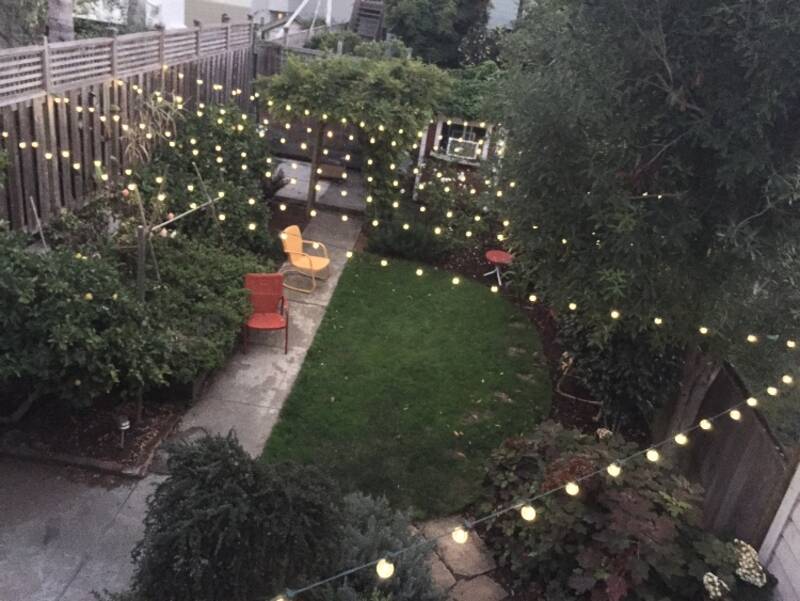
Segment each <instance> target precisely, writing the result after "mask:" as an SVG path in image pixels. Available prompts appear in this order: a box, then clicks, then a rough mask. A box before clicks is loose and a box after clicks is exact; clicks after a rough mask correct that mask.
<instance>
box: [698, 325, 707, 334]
mask: <svg viewBox="0 0 800 601" xmlns="http://www.w3.org/2000/svg"><path fill="white" fill-rule="evenodd" d="M697 331H698V332H700V333H701V334H702V335H703V336H705V335H706V334H708V328H707V327H706V326H700V327H699V328H697Z"/></svg>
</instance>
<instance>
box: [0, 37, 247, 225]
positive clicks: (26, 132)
mask: <svg viewBox="0 0 800 601" xmlns="http://www.w3.org/2000/svg"><path fill="white" fill-rule="evenodd" d="M252 78H253V56H252V26H251V24H250V23H242V24H227V25H221V26H215V27H207V28H206V27H203V28H189V29H181V30H175V31H154V32H145V33H135V34H130V35H124V36H118V37H113V38H95V39H88V40H80V41H75V42H63V43H58V44H47V45H44V46H28V47H24V48H13V49H9V50H3V51H0V135H2V139H1V140H0V142H2V148H3V150H5V151H6V154H7V161H8V167H7V171H6V178H5V183H4V185H3V187H2V188H0V220H5V221H7V222H9V223H10V225H11V227H12V229H21V230H28V231H34V230H35V229H36V228H37V223H36V219H37V214H38V218H39V219H40V220H41V221H42V223H46V222H47V221H49V220H50V219H51V218H52V217H53V216H54V215H57V214H58V213H59V212H60V211H61V210H62V209H74V208H77V207H80V206H81V205H82V204H83V203H84V202H85V201H86V198H87V197H88V195H89V194H90V193H91V192H92V191H93V190H94V189H95V187H96V185H97V181H96V177H95V172H96V168H98V167H99V168H100V169H101V170H102V171H103V172H104V173H107V174H109V175H110V176H111V177H116V176H117V175H118V174H119V172H120V171H121V170H122V169H123V168H124V167H125V159H124V154H125V153H124V149H125V145H126V143H127V140H128V139H129V136H128V135H127V134H126V132H127V131H129V130H130V128H132V127H140V124H143V126H144V127H145V128H146V127H147V126H148V124H147V123H143V122H144V121H145V120H146V119H145V117H144V115H145V113H144V111H143V109H144V108H145V102H148V101H149V100H152V96H153V95H154V94H155V93H156V92H158V93H160V94H161V95H162V97H165V98H168V99H171V100H178V99H180V101H181V103H182V104H183V106H184V107H185V108H186V109H193V108H195V107H196V106H197V105H198V104H199V103H213V102H223V101H230V100H234V101H237V102H239V103H240V104H241V105H242V106H244V105H245V104H246V103H248V102H249V100H248V98H249V95H250V83H251V80H252ZM34 208H35V211H34Z"/></svg>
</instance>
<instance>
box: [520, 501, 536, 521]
mask: <svg viewBox="0 0 800 601" xmlns="http://www.w3.org/2000/svg"><path fill="white" fill-rule="evenodd" d="M519 514H520V516H521V517H522V519H523V520H525V521H526V522H532V521H533V520H535V519H536V509H534V508H533V506H531V505H523V506H522V507H520V509H519Z"/></svg>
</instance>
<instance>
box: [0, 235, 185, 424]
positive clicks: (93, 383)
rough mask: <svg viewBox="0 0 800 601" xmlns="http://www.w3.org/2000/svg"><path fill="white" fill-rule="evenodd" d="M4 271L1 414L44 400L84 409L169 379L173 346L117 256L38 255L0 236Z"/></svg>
mask: <svg viewBox="0 0 800 601" xmlns="http://www.w3.org/2000/svg"><path fill="white" fill-rule="evenodd" d="M0 274H2V277H0V329H2V331H3V336H2V337H0V359H1V360H0V391H1V392H2V394H0V397H2V399H3V412H4V413H6V412H9V413H11V412H14V411H15V410H16V409H19V408H20V406H21V405H22V404H24V402H25V401H31V400H34V399H39V398H42V397H46V396H53V397H56V398H58V399H61V400H63V401H64V402H70V403H72V404H74V405H75V406H87V405H89V404H90V403H91V402H92V401H93V400H94V399H96V398H97V397H99V396H101V395H104V394H107V393H109V392H111V391H112V390H114V391H116V392H118V393H119V394H120V395H122V396H126V395H131V394H134V393H136V392H137V391H140V390H142V389H143V388H144V387H145V386H147V385H149V384H161V383H163V382H164V381H165V377H166V376H167V374H168V373H169V372H168V369H167V368H166V367H165V363H166V360H167V357H168V355H169V348H168V346H167V345H166V344H165V342H164V340H163V339H162V337H161V336H160V335H159V333H158V330H157V325H156V324H157V321H156V320H154V319H152V317H150V316H148V315H147V313H146V312H145V310H144V307H142V306H141V304H140V303H138V302H137V301H136V300H135V299H134V298H133V294H132V291H131V290H130V288H129V287H127V286H125V285H124V284H123V280H122V272H121V270H120V266H119V265H118V264H117V263H116V262H115V261H114V260H113V258H109V257H105V256H102V255H100V254H92V255H84V254H81V253H73V252H70V251H52V252H50V253H35V252H31V251H29V250H27V249H26V247H25V241H24V239H23V238H21V237H19V236H16V235H14V234H10V233H8V232H4V231H0Z"/></svg>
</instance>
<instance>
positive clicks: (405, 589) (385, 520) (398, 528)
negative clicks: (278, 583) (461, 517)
mask: <svg viewBox="0 0 800 601" xmlns="http://www.w3.org/2000/svg"><path fill="white" fill-rule="evenodd" d="M342 524H343V526H342V532H341V535H340V537H339V544H340V551H339V559H338V568H337V569H338V570H342V571H343V570H347V569H350V568H352V567H353V566H356V565H360V564H363V563H366V562H369V561H373V560H374V559H375V558H376V557H380V556H382V555H383V554H385V553H387V552H391V551H397V550H399V549H402V548H404V547H407V546H409V545H412V544H414V543H417V542H420V538H419V536H418V535H415V534H413V533H412V531H411V524H410V521H409V518H408V515H406V514H405V513H403V512H399V511H395V510H394V509H392V508H391V507H390V506H389V502H388V501H387V500H386V499H385V498H378V499H375V498H373V497H371V496H369V495H364V494H362V493H352V494H349V495H347V496H346V497H345V498H344V511H343V520H342ZM428 552H429V548H427V547H425V546H420V547H418V548H416V549H414V550H412V551H407V552H406V553H403V555H402V556H401V557H398V558H396V559H395V564H396V566H397V572H396V574H395V576H393V577H392V578H390V579H389V580H387V581H384V582H381V581H379V580H378V579H377V578H376V577H375V573H374V571H373V570H362V571H360V572H357V573H355V574H353V575H351V576H348V577H347V578H346V579H345V580H343V581H341V583H338V584H336V585H334V587H333V589H332V597H331V598H332V599H336V600H337V601H358V600H360V599H364V600H367V599H374V598H380V599H383V598H388V599H391V601H436V600H438V599H440V598H441V596H440V595H439V593H438V592H437V591H436V590H435V589H434V587H433V583H432V581H431V573H430V568H429V566H428V563H427V562H426V561H425V557H426V555H427V554H428ZM384 595H385V597H384Z"/></svg>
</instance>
